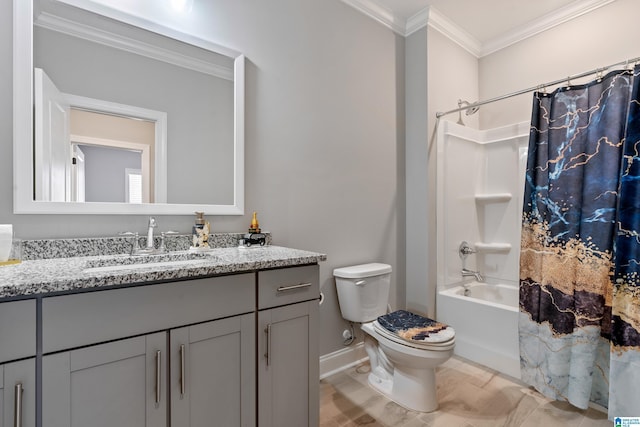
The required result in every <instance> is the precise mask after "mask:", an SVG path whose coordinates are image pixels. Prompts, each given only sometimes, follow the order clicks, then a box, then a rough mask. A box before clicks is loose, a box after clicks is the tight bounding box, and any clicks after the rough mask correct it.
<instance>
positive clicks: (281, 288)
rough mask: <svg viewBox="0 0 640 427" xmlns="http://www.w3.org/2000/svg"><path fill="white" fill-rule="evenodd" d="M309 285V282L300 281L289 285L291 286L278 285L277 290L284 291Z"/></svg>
mask: <svg viewBox="0 0 640 427" xmlns="http://www.w3.org/2000/svg"><path fill="white" fill-rule="evenodd" d="M310 286H311V283H300V284H298V285H291V286H280V287H279V288H278V292H286V291H293V290H295V289H302V288H308V287H310Z"/></svg>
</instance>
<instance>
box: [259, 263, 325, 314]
mask: <svg viewBox="0 0 640 427" xmlns="http://www.w3.org/2000/svg"><path fill="white" fill-rule="evenodd" d="M319 271H320V270H319V267H318V266H317V265H306V266H303V267H292V268H282V269H278V270H267V271H260V272H258V308H259V309H263V308H269V307H277V306H280V305H286V304H293V303H295V302H299V301H307V300H310V299H314V298H319V297H320V286H319V283H318V282H319Z"/></svg>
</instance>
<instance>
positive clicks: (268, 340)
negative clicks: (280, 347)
mask: <svg viewBox="0 0 640 427" xmlns="http://www.w3.org/2000/svg"><path fill="white" fill-rule="evenodd" d="M264 333H265V335H266V344H265V347H266V349H265V352H264V357H265V359H267V366H269V365H270V364H271V354H269V353H270V351H271V323H269V324H268V325H267V327H266V328H264Z"/></svg>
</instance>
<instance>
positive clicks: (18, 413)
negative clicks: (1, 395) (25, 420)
mask: <svg viewBox="0 0 640 427" xmlns="http://www.w3.org/2000/svg"><path fill="white" fill-rule="evenodd" d="M22 391H23V389H22V383H17V384H16V385H15V389H14V402H13V427H22Z"/></svg>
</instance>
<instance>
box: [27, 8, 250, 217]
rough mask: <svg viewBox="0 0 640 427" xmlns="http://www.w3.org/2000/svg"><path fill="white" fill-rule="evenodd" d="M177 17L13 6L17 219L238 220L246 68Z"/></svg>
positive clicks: (160, 12)
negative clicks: (182, 27) (201, 215)
mask: <svg viewBox="0 0 640 427" xmlns="http://www.w3.org/2000/svg"><path fill="white" fill-rule="evenodd" d="M132 5H133V6H132ZM136 7H137V8H138V9H136ZM150 12H153V13H150ZM180 16H181V15H180V14H179V13H177V12H175V11H170V10H167V9H166V8H164V9H163V7H162V6H161V3H159V2H157V1H153V2H149V1H146V2H145V1H140V2H126V1H122V0H14V212H15V213H43V214H58V213H59V214H145V215H149V214H154V215H162V214H178V215H180V214H189V215H190V214H193V212H194V211H196V210H197V211H204V212H205V213H206V214H209V215H241V214H243V209H244V200H243V199H244V61H245V59H244V56H243V55H241V54H239V53H237V52H234V51H232V50H230V49H227V48H224V47H222V46H219V45H217V44H215V43H213V42H212V41H210V40H206V39H203V38H200V37H199V36H198V34H190V33H188V32H186V31H178V30H176V29H174V28H175V25H174V24H175V22H173V21H172V20H179V19H181V18H180ZM52 94H53V95H52ZM125 129H127V131H126V132H125ZM129 129H131V130H129Z"/></svg>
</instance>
